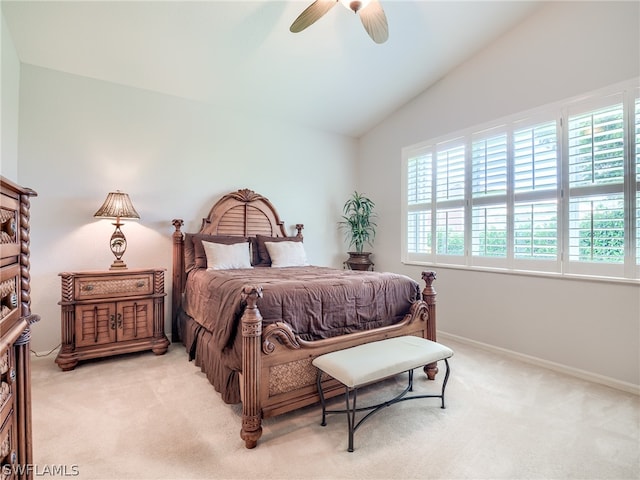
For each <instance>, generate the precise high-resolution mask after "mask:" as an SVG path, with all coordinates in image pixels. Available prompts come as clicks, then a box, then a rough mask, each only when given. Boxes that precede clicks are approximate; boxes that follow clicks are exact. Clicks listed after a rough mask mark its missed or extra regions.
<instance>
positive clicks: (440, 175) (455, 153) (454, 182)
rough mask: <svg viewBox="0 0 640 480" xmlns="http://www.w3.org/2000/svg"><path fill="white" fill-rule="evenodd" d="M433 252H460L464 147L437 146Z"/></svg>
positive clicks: (461, 245) (462, 248)
mask: <svg viewBox="0 0 640 480" xmlns="http://www.w3.org/2000/svg"><path fill="white" fill-rule="evenodd" d="M435 184H436V192H435V202H436V205H435V207H436V208H435V216H436V218H435V220H436V226H435V227H436V245H435V247H436V248H435V250H436V252H435V253H436V255H447V256H450V255H455V256H463V255H464V225H465V221H464V218H465V213H464V196H465V147H464V145H460V144H457V145H456V144H455V143H453V144H446V145H440V146H439V148H438V150H437V153H436V178H435Z"/></svg>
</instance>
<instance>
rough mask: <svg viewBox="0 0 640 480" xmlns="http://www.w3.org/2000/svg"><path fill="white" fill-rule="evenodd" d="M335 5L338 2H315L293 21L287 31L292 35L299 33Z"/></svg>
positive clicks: (331, 0) (322, 0) (332, 0)
mask: <svg viewBox="0 0 640 480" xmlns="http://www.w3.org/2000/svg"><path fill="white" fill-rule="evenodd" d="M336 3H338V0H316V1H315V2H313V3H312V4H311V5H309V6H308V7H307V8H305V10H304V11H303V12H302V13H301V14H300V15H299V16H298V18H296V19H295V21H294V22H293V23H292V24H291V27H290V28H289V30H290V31H292V32H293V33H298V32H301V31H302V30H304V29H305V28H307V27H308V26H309V25H312V24H313V23H315V21H316V20H318V19H319V18H320V17H322V16H323V15H324V14H325V13H327V12H328V11H329V10H331V9H332V8H333V6H334V5H335V4H336Z"/></svg>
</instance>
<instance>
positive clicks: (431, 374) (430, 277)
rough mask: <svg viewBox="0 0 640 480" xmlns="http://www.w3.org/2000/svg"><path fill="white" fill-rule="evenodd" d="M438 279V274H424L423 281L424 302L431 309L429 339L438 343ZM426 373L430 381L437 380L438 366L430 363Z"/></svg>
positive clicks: (428, 327)
mask: <svg viewBox="0 0 640 480" xmlns="http://www.w3.org/2000/svg"><path fill="white" fill-rule="evenodd" d="M435 279H436V272H422V280H424V282H425V283H426V286H425V287H424V290H422V300H424V302H425V303H426V304H427V306H428V307H429V318H428V320H427V338H428V339H429V340H432V341H434V342H435V341H436V289H435V288H433V281H434V280H435ZM424 373H426V374H427V377H428V378H429V380H433V379H435V378H436V374H437V373H438V364H437V363H430V364H429V365H426V366H425V367H424Z"/></svg>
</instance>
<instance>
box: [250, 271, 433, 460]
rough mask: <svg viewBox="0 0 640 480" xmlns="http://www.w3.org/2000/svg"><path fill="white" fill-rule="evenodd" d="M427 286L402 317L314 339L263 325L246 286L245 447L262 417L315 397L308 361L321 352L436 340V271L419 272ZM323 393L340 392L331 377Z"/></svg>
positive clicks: (280, 325) (253, 292)
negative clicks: (406, 338) (407, 338)
mask: <svg viewBox="0 0 640 480" xmlns="http://www.w3.org/2000/svg"><path fill="white" fill-rule="evenodd" d="M422 278H423V280H424V281H425V282H426V287H425V288H424V290H423V292H422V297H423V298H422V300H419V301H416V302H415V303H414V304H413V305H412V307H411V311H410V312H409V313H408V314H407V315H406V316H405V318H404V319H403V321H402V322H400V323H398V324H395V325H391V326H388V327H383V328H379V329H375V330H368V331H361V332H357V333H352V334H348V335H342V336H339V337H333V338H327V339H323V340H317V341H312V342H309V341H304V340H301V339H300V338H298V337H297V336H296V335H295V334H294V333H293V331H292V330H291V328H290V327H289V326H288V325H287V324H286V323H284V322H277V323H275V324H270V325H268V326H266V327H265V328H264V329H263V328H262V316H261V315H260V311H259V310H258V307H257V301H258V299H259V298H260V297H261V296H262V288H261V287H259V286H247V287H245V288H244V289H243V291H242V295H243V297H244V299H245V301H246V305H247V306H246V309H245V311H244V314H243V315H242V319H241V322H242V374H241V396H242V429H241V431H240V436H241V438H242V439H243V440H244V441H245V446H246V447H247V448H254V447H255V446H256V445H257V442H258V439H259V438H260V436H261V435H262V419H263V418H268V417H271V416H274V415H279V414H281V413H285V412H288V411H291V410H295V409H298V408H300V407H303V406H306V405H310V404H313V403H316V402H318V401H319V396H318V392H317V386H316V383H315V378H316V370H315V368H314V367H313V366H312V365H311V362H312V360H313V359H314V358H315V357H317V356H319V355H322V354H325V353H329V352H333V351H336V350H342V349H344V348H349V347H353V346H355V345H360V344H362V343H368V342H373V341H376V340H382V339H385V338H391V337H397V336H401V335H416V336H419V337H423V338H427V339H429V340H433V341H435V340H436V323H435V322H436V292H435V289H434V288H433V285H432V283H433V281H434V280H435V278H436V275H435V272H423V274H422ZM424 370H425V373H426V374H427V376H428V378H429V379H432V380H433V379H434V378H435V375H436V374H437V372H438V368H437V365H436V364H431V365H426V366H425V367H424ZM323 385H324V392H325V396H326V397H330V396H335V395H338V394H340V393H342V391H343V390H342V388H341V387H340V386H339V384H338V383H337V382H335V381H334V380H332V379H326V380H324V381H323Z"/></svg>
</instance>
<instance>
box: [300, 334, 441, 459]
mask: <svg viewBox="0 0 640 480" xmlns="http://www.w3.org/2000/svg"><path fill="white" fill-rule="evenodd" d="M452 355H453V350H451V349H450V348H449V347H446V346H444V345H442V344H440V343H437V342H433V341H431V340H427V339H425V338H421V337H414V336H403V337H394V338H387V339H385V340H380V341H377V342H371V343H365V344H363V345H358V346H355V347H351V348H346V349H344V350H338V351H336V352H331V353H327V354H324V355H320V356H319V357H316V358H315V359H314V360H313V362H312V363H313V365H315V366H316V367H317V369H318V375H317V385H318V393H319V395H320V402H321V404H322V423H321V425H323V426H325V425H326V415H327V414H328V413H346V414H347V424H348V427H349V449H348V450H349V451H350V452H353V435H354V433H355V431H356V430H357V428H358V427H359V426H360V425H361V424H362V422H364V421H365V420H366V419H367V418H369V416H371V415H372V414H374V413H376V412H377V411H379V410H380V409H381V408H384V407H388V406H390V405H393V404H394V403H398V402H401V401H404V400H413V399H417V398H440V400H441V408H445V405H444V389H445V387H446V385H447V381H448V380H449V361H448V359H449V357H451V356H452ZM440 360H444V362H445V364H446V366H447V370H446V373H445V376H444V380H443V382H442V390H441V392H440V394H439V395H412V396H406V394H407V392H409V391H412V390H413V370H414V369H415V368H418V367H422V366H425V365H428V364H430V363H435V362H438V361H440ZM323 372H324V373H326V374H327V375H329V376H331V377H333V378H335V379H336V380H337V381H338V382H340V383H341V384H343V385H344V387H345V400H346V409H345V410H327V405H326V401H325V397H324V394H323V391H322V373H323ZM403 372H409V384H408V386H407V388H406V389H405V390H404V391H403V392H402V393H400V394H399V395H398V396H396V397H394V398H393V399H391V400H388V401H386V402H382V403H379V404H376V405H371V406H367V407H356V399H357V391H358V387H361V386H363V385H366V384H369V383H372V382H375V381H378V380H382V379H384V378H387V377H391V376H393V375H396V374H399V373H403ZM367 410H370V412H369V413H367V414H366V415H365V416H364V417H362V418H361V419H360V420H359V421H358V422H357V423H356V412H362V411H367Z"/></svg>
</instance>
